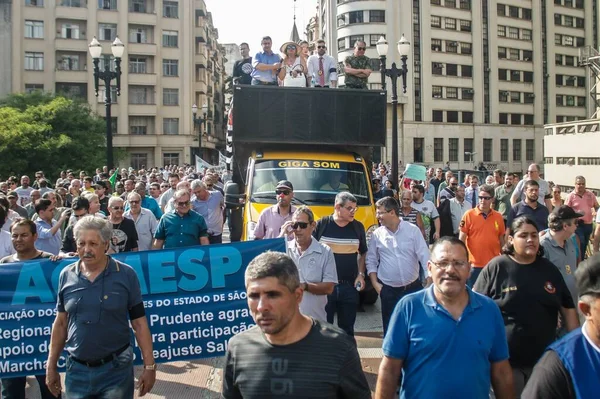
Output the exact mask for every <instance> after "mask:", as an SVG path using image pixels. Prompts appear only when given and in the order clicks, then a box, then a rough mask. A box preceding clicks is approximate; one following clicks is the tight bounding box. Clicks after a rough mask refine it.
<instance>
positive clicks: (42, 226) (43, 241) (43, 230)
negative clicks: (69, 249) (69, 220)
mask: <svg viewBox="0 0 600 399" xmlns="http://www.w3.org/2000/svg"><path fill="white" fill-rule="evenodd" d="M56 223H58V222H57V221H56V220H52V225H49V224H48V223H47V222H46V221H44V220H42V219H37V220H36V221H35V227H36V228H37V236H38V238H37V240H36V241H35V247H36V248H37V249H38V250H40V251H45V252H50V253H51V254H52V255H58V253H59V252H60V247H61V246H62V239H61V238H62V234H61V233H60V229H58V230H56V233H54V234H52V232H51V231H50V230H51V229H52V227H54V226H55V225H56Z"/></svg>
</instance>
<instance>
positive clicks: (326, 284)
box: [279, 205, 338, 322]
mask: <svg viewBox="0 0 600 399" xmlns="http://www.w3.org/2000/svg"><path fill="white" fill-rule="evenodd" d="M316 225H317V224H316V222H315V215H314V214H313V212H312V211H311V210H310V208H309V207H307V206H304V205H303V206H300V207H299V208H298V209H296V212H294V214H293V215H292V220H290V221H287V222H285V224H284V225H283V226H282V228H281V234H280V235H279V236H280V237H285V236H286V235H287V234H288V233H289V232H290V231H291V232H292V233H293V235H294V239H293V240H290V241H288V243H287V254H288V256H289V257H290V258H292V260H293V261H294V263H295V264H296V266H297V267H298V273H299V275H300V287H302V290H303V291H304V293H303V295H302V302H300V313H302V314H303V315H306V316H310V317H312V318H313V319H315V320H319V321H322V322H326V321H327V312H326V311H325V306H326V305H327V295H329V294H331V293H332V292H333V288H334V287H335V285H336V284H337V282H338V276H337V271H336V268H335V258H334V256H333V251H332V250H331V248H329V247H328V246H327V245H324V244H321V243H320V242H319V241H317V239H315V238H314V237H313V236H312V233H313V231H314V230H315V227H316Z"/></svg>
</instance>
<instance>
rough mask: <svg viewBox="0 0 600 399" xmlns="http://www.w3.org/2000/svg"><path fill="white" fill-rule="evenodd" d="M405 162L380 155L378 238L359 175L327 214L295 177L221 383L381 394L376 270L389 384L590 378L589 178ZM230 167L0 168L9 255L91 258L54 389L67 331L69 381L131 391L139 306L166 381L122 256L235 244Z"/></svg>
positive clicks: (538, 384)
mask: <svg viewBox="0 0 600 399" xmlns="http://www.w3.org/2000/svg"><path fill="white" fill-rule="evenodd" d="M388 170H389V169H388V168H387V167H386V166H385V165H377V166H376V167H374V176H373V180H372V183H373V192H374V196H375V198H376V203H375V206H376V218H377V220H378V222H379V225H380V226H379V227H378V228H376V229H375V230H374V231H373V232H372V234H371V235H370V237H369V241H368V242H367V234H366V232H365V227H364V225H363V224H362V223H361V222H360V221H358V220H356V219H355V214H356V211H357V209H358V206H357V199H356V198H355V197H354V195H353V194H352V193H350V192H348V191H345V190H346V188H347V186H343V185H341V184H340V185H339V192H338V194H337V195H336V197H335V201H334V205H333V208H332V214H331V215H330V216H325V217H322V218H320V219H319V220H316V218H315V216H314V213H313V211H312V210H311V209H310V207H308V206H304V205H303V206H298V207H296V206H294V205H292V203H293V202H294V201H293V198H294V185H293V182H291V181H288V180H281V181H279V182H277V183H276V184H274V193H273V194H274V198H275V199H276V203H275V204H274V205H272V206H269V207H267V208H265V209H264V210H263V211H262V212H261V213H260V216H259V218H258V222H257V223H256V225H255V228H254V239H268V238H277V237H283V238H285V239H286V246H287V251H286V254H282V253H272V252H268V253H264V254H262V255H259V256H258V257H257V258H255V259H254V260H253V261H252V262H251V263H250V264H249V265H248V268H247V270H246V276H245V277H246V289H247V298H248V306H249V308H250V311H251V314H252V316H253V318H254V320H255V323H256V325H257V326H256V327H255V328H252V329H250V330H248V331H247V332H244V333H241V334H239V335H237V336H235V337H234V338H232V339H231V341H230V343H229V346H228V351H227V356H226V366H225V369H224V378H223V397H225V398H266V397H290V398H306V397H313V396H319V395H320V396H321V397H345V398H367V397H371V393H370V389H369V386H368V384H367V381H366V378H365V376H364V374H363V373H362V372H361V370H360V368H361V366H360V359H359V356H358V351H357V349H356V344H355V341H354V339H353V336H354V326H355V322H356V315H357V305H358V303H359V295H360V292H362V291H364V290H365V289H366V288H367V287H368V288H370V289H371V288H372V289H374V290H375V291H376V292H377V293H378V294H379V297H380V300H381V319H382V326H383V333H384V341H383V353H384V356H383V359H382V363H381V366H380V370H379V374H378V382H377V387H376V390H377V391H376V397H378V398H392V397H394V396H396V395H398V391H399V390H400V395H401V397H407V398H409V397H418V398H421V397H446V396H447V395H448V393H451V396H452V397H487V396H488V394H489V395H494V396H495V397H497V398H514V397H523V398H544V399H545V398H569V397H573V398H575V397H584V398H587V397H593V395H594V392H596V391H597V388H598V386H600V366H599V365H600V349H599V348H600V327H599V326H600V255H598V254H597V255H595V256H592V255H591V252H593V250H592V251H589V250H588V246H589V245H588V243H589V241H590V237H591V236H592V232H593V227H591V226H592V220H593V218H594V215H595V214H596V212H597V210H598V202H597V199H596V197H595V195H594V194H593V193H592V192H591V191H589V190H587V189H586V187H585V178H584V177H583V176H577V177H576V178H575V189H574V190H573V191H572V192H570V193H568V194H567V193H565V194H567V195H566V198H565V199H564V200H563V199H562V197H561V196H555V194H554V191H553V190H554V188H553V187H552V186H551V185H550V184H548V182H546V181H545V180H543V179H542V178H541V177H540V175H539V172H540V171H539V167H538V166H537V165H535V164H532V165H530V166H529V168H528V175H527V176H525V177H524V178H523V179H520V180H518V181H517V180H516V179H517V178H518V177H517V176H515V175H514V174H512V173H507V174H504V173H502V171H499V170H496V171H494V172H493V174H492V175H491V176H492V178H493V182H492V181H488V182H486V184H482V185H479V177H478V176H477V175H475V174H472V175H471V176H467V177H465V179H464V180H463V182H459V181H458V176H455V175H454V173H453V172H452V171H450V170H446V171H444V170H443V169H441V168H438V169H430V170H429V171H428V174H429V176H428V178H427V179H425V180H423V181H414V180H413V181H407V180H408V179H403V180H402V181H401V182H399V183H400V184H399V187H400V188H399V189H397V188H396V187H394V184H393V182H391V181H390V180H389V177H388V173H387V171H388ZM223 180H227V177H226V176H220V175H219V174H218V173H216V172H215V171H214V170H206V171H204V172H203V173H197V172H196V171H194V169H193V168H191V167H187V166H184V167H176V166H171V167H167V168H164V169H157V168H152V169H150V170H144V169H141V170H139V171H135V170H133V169H121V170H116V171H109V170H107V169H106V168H103V169H97V170H96V173H95V174H94V175H93V176H88V175H87V174H86V173H85V172H81V173H79V176H78V178H75V174H74V173H73V172H72V171H65V172H63V173H61V176H60V178H59V179H58V180H57V181H56V182H55V183H54V184H51V183H50V182H48V180H47V179H46V178H45V177H44V173H43V172H42V171H39V172H37V173H36V174H35V181H34V183H33V184H31V185H30V178H29V177H28V176H22V177H21V178H20V180H19V179H17V178H16V177H10V178H9V179H7V181H6V183H3V184H2V185H0V190H1V191H2V193H1V194H0V222H1V224H2V230H3V231H2V233H1V234H0V251H2V252H1V253H0V255H1V257H0V262H1V263H9V262H19V261H24V260H30V259H37V258H50V259H53V260H56V259H60V258H62V257H65V256H77V257H79V260H77V261H76V262H74V263H73V264H72V266H69V267H67V268H65V269H64V270H63V272H62V273H61V276H60V279H59V287H58V304H57V310H58V316H57V318H56V320H55V322H54V325H53V329H52V339H51V344H50V350H49V359H48V366H47V374H46V377H45V379H44V377H43V376H38V377H39V378H38V381H40V386H41V389H42V395H43V397H44V399H45V398H51V397H57V396H59V395H60V393H61V391H62V383H61V380H60V377H59V375H58V373H57V360H58V356H59V355H60V353H61V352H62V351H63V349H65V350H66V351H67V352H68V354H69V357H68V359H69V360H68V364H67V382H66V384H65V393H66V396H67V397H86V396H85V394H88V395H108V394H111V395H117V396H118V397H127V398H129V397H132V395H133V390H134V378H133V368H132V362H133V356H132V351H131V347H130V345H129V321H130V320H131V326H132V327H133V330H134V333H135V338H136V340H137V342H138V345H139V346H140V348H141V350H142V354H143V361H144V371H143V374H142V376H141V377H140V379H139V382H138V390H139V393H140V395H143V394H145V393H146V392H149V391H150V390H151V389H152V386H153V384H154V380H155V369H156V365H155V363H154V358H153V354H152V342H151V338H150V337H151V334H150V330H149V327H148V324H147V321H146V318H145V311H144V307H143V302H142V299H141V294H140V288H139V281H138V280H137V277H136V275H135V272H134V271H133V269H132V268H131V267H130V266H128V265H126V264H123V263H121V262H117V261H116V260H114V259H113V258H112V257H111V256H110V255H111V254H113V253H119V252H128V251H138V250H153V249H161V248H176V247H187V246H192V245H207V244H214V243H221V242H222V233H223V224H224V221H225V218H224V216H225V215H224V198H223ZM486 180H487V179H486ZM19 183H20V185H19ZM487 183H489V184H487ZM382 186H383V187H385V188H382ZM113 187H114V188H113ZM345 187H346V188H345ZM557 197H560V198H557ZM597 240H598V234H596V235H595V236H594V237H593V241H594V243H597ZM592 247H593V248H595V249H596V250H597V244H596V245H593V246H592ZM586 257H589V259H587V260H584V259H585V258H586ZM121 271H122V272H121ZM120 272H121V273H120ZM82 287H85V289H82ZM106 292H110V293H111V295H112V294H115V293H116V297H115V298H120V302H119V303H117V302H115V303H111V304H110V306H111V308H110V309H113V310H114V311H106V310H107V308H106V306H108V305H109V304H108V303H107V304H106V305H105V304H104V301H103V300H102V298H105V299H106V298H107V297H103V293H106ZM113 296H114V295H113ZM98 297H101V300H100V302H99V303H98V301H97V298H98ZM116 300H117V299H114V300H113V301H116ZM82 309H83V310H82ZM103 309H104V310H105V311H103ZM116 309H123V310H125V309H126V310H127V311H122V312H121V311H116ZM577 310H579V312H578V311H577ZM94 315H95V316H94ZM98 315H100V316H98ZM336 317H337V327H335V326H333V325H332V324H333V323H334V321H335V320H336ZM582 322H583V326H582V327H580V324H581V323H582ZM92 330H93V331H92ZM107 331H108V332H110V333H107ZM574 359H575V360H574ZM275 363H277V364H275ZM429 375H436V378H437V379H438V383H436V384H431V383H429V382H428V379H427V376H429ZM274 378H275V379H277V383H275V384H274V383H273V381H274V380H273V379H274ZM24 387H25V379H24V378H11V379H3V380H2V395H3V397H5V398H16V397H22V396H19V395H22V392H23V391H24ZM115 392H116V393H115Z"/></svg>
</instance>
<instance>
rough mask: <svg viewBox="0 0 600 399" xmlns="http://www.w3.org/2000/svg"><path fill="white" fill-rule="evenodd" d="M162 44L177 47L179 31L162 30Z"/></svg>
mask: <svg viewBox="0 0 600 399" xmlns="http://www.w3.org/2000/svg"><path fill="white" fill-rule="evenodd" d="M162 45H163V46H164V47H178V46H179V32H177V31H176V30H163V36H162Z"/></svg>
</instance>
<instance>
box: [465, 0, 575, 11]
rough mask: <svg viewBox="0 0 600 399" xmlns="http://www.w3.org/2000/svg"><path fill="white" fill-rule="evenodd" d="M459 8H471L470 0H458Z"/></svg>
mask: <svg viewBox="0 0 600 399" xmlns="http://www.w3.org/2000/svg"><path fill="white" fill-rule="evenodd" d="M582 1H583V0H582ZM460 9H461V10H470V9H471V0H460Z"/></svg>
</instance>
